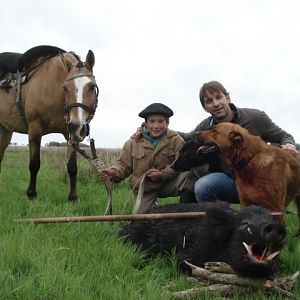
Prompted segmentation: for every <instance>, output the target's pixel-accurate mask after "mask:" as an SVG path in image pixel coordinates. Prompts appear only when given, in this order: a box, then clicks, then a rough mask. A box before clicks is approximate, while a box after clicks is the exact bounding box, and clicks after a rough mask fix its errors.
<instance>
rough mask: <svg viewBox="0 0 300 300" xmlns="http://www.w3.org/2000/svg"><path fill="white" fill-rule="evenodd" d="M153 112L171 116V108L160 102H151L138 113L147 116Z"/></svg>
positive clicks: (140, 115)
mask: <svg viewBox="0 0 300 300" xmlns="http://www.w3.org/2000/svg"><path fill="white" fill-rule="evenodd" d="M153 114H159V115H164V116H166V117H168V118H169V117H172V116H173V110H172V109H171V108H169V107H168V106H166V105H164V104H162V103H152V104H150V105H149V106H147V107H146V108H145V109H143V110H142V111H141V112H140V113H139V117H141V118H147V116H149V115H153Z"/></svg>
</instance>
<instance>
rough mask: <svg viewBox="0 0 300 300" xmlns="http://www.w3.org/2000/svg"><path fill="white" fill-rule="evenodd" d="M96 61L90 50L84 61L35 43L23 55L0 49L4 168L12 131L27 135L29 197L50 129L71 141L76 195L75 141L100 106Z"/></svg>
mask: <svg viewBox="0 0 300 300" xmlns="http://www.w3.org/2000/svg"><path fill="white" fill-rule="evenodd" d="M94 63H95V56H94V54H93V52H92V51H91V50H89V51H88V54H87V56H86V61H85V62H82V61H81V60H80V58H79V56H78V55H76V54H75V53H74V52H66V51H64V50H62V49H60V48H57V47H53V46H37V47H34V48H32V49H30V50H28V51H27V52H25V53H24V54H20V53H12V52H4V53H0V170H1V162H2V160H3V156H4V152H5V149H6V148H7V146H8V145H9V143H10V141H11V138H12V135H13V132H18V133H23V134H28V140H29V170H30V181H29V185H28V189H27V196H28V197H29V198H30V199H31V198H35V197H36V196H37V192H36V179H37V174H38V171H39V168H40V146H41V138H42V136H43V135H46V134H49V133H62V134H63V135H64V137H65V139H66V140H67V141H68V145H67V171H68V175H69V186H70V187H69V195H68V199H69V200H70V201H74V200H76V199H77V198H78V197H77V191H76V176H77V160H76V158H77V155H76V150H75V149H74V148H73V147H72V144H78V143H79V142H81V141H83V140H84V138H85V137H86V136H88V135H89V122H90V121H91V119H92V118H93V116H94V113H95V110H96V107H97V97H98V87H97V84H96V81H95V77H94V75H93V66H94Z"/></svg>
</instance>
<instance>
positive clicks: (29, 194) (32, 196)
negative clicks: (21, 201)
mask: <svg viewBox="0 0 300 300" xmlns="http://www.w3.org/2000/svg"><path fill="white" fill-rule="evenodd" d="M27 197H28V198H29V200H34V199H36V192H35V191H29V190H28V191H27Z"/></svg>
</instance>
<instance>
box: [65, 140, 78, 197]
mask: <svg viewBox="0 0 300 300" xmlns="http://www.w3.org/2000/svg"><path fill="white" fill-rule="evenodd" d="M67 149H68V162H67V170H68V174H69V180H70V181H69V185H70V190H69V196H68V199H69V201H76V200H77V198H78V196H77V189H76V178H77V152H76V150H75V149H74V148H73V147H72V146H71V145H68V147H67Z"/></svg>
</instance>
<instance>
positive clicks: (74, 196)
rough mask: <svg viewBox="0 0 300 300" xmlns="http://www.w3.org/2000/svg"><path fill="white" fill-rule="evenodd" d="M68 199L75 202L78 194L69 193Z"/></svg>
mask: <svg viewBox="0 0 300 300" xmlns="http://www.w3.org/2000/svg"><path fill="white" fill-rule="evenodd" d="M68 200H69V201H70V202H76V201H77V200H78V196H77V195H69V197H68Z"/></svg>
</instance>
